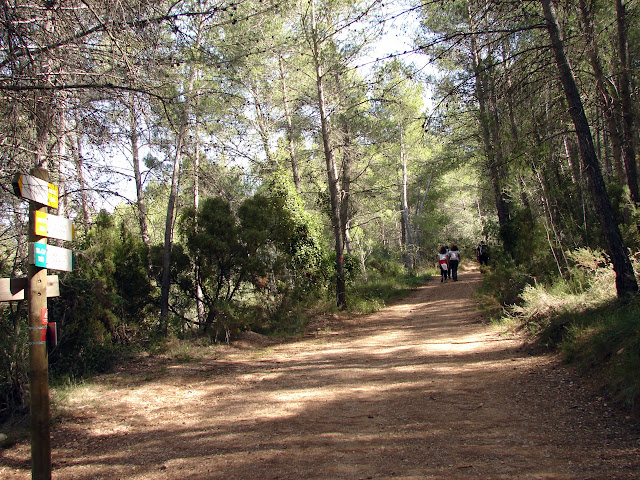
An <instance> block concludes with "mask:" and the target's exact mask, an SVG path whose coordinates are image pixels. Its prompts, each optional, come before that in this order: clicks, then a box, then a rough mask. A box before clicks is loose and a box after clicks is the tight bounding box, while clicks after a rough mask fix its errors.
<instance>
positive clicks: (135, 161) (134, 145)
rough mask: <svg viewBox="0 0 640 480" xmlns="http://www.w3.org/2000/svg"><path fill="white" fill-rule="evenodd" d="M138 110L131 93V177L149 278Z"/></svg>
mask: <svg viewBox="0 0 640 480" xmlns="http://www.w3.org/2000/svg"><path fill="white" fill-rule="evenodd" d="M137 114H138V109H137V107H136V102H135V96H134V94H133V93H132V94H131V96H130V97H129V127H130V131H129V135H130V139H129V140H130V143H131V163H132V165H133V176H134V181H135V184H136V199H137V203H136V205H137V210H138V212H137V213H138V224H139V225H140V235H141V236H142V242H143V243H144V246H145V249H146V251H147V252H146V253H147V260H146V261H147V265H146V267H147V274H148V275H149V277H151V258H150V252H151V241H150V239H149V228H148V227H147V207H146V204H145V200H144V191H143V189H142V175H141V174H140V156H139V148H138V119H137Z"/></svg>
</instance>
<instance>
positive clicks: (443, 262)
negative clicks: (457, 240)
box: [438, 247, 449, 282]
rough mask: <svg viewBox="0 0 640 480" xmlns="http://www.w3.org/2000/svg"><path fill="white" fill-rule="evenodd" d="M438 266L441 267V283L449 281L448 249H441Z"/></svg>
mask: <svg viewBox="0 0 640 480" xmlns="http://www.w3.org/2000/svg"><path fill="white" fill-rule="evenodd" d="M438 266H439V267H440V276H441V278H440V282H446V281H447V272H448V271H449V256H448V255H447V247H440V253H439V254H438Z"/></svg>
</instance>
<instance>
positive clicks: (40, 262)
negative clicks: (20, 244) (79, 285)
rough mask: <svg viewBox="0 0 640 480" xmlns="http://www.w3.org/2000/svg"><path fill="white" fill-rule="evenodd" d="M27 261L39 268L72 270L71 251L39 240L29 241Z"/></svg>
mask: <svg viewBox="0 0 640 480" xmlns="http://www.w3.org/2000/svg"><path fill="white" fill-rule="evenodd" d="M29 263H30V264H33V265H35V266H36V267H41V268H50V269H52V270H62V271H65V272H70V271H71V270H73V252H71V250H67V249H66V248H60V247H54V246H53V245H47V244H46V243H41V242H30V243H29Z"/></svg>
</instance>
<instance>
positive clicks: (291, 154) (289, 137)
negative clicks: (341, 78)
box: [278, 56, 301, 193]
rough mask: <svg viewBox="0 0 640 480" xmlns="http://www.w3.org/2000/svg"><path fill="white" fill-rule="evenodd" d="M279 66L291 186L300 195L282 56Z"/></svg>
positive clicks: (279, 58) (279, 57) (279, 59)
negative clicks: (291, 178) (291, 177)
mask: <svg viewBox="0 0 640 480" xmlns="http://www.w3.org/2000/svg"><path fill="white" fill-rule="evenodd" d="M278 62H279V65H280V79H281V80H282V82H281V85H282V104H283V107H284V116H285V119H286V121H287V144H288V147H289V159H290V161H291V174H292V175H293V184H294V185H295V187H296V191H297V192H298V193H300V188H301V187H300V174H299V173H298V160H297V158H296V148H295V142H294V135H293V121H292V120H291V111H290V110H289V97H288V95H287V79H286V77H285V74H284V67H283V65H282V56H278Z"/></svg>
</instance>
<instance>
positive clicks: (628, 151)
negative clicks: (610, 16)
mask: <svg viewBox="0 0 640 480" xmlns="http://www.w3.org/2000/svg"><path fill="white" fill-rule="evenodd" d="M616 13H617V20H618V53H619V56H620V80H619V84H620V103H621V106H622V145H623V150H622V151H623V156H622V157H623V159H624V170H625V173H626V174H627V185H628V186H629V193H630V195H631V200H632V201H633V202H634V203H635V204H636V205H638V203H640V193H639V192H638V167H637V163H636V150H635V145H634V138H633V135H634V131H633V128H634V123H635V122H634V114H633V103H632V101H631V80H630V79H629V70H630V65H629V55H628V49H629V45H628V42H627V26H626V12H625V5H624V2H623V0H616Z"/></svg>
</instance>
